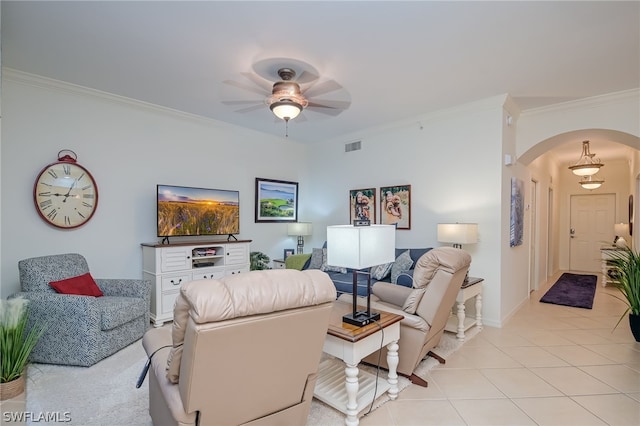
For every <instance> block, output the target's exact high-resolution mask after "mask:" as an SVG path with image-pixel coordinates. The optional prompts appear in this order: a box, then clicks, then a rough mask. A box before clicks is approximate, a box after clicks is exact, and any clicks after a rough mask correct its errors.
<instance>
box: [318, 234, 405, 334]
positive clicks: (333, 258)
mask: <svg viewBox="0 0 640 426" xmlns="http://www.w3.org/2000/svg"><path fill="white" fill-rule="evenodd" d="M395 237H396V236H395V227H394V226H391V225H371V226H360V227H354V226H353V225H334V226H327V262H328V263H329V264H331V265H339V266H343V267H345V268H352V269H353V294H352V302H353V310H352V313H351V314H348V315H345V316H344V317H343V321H344V322H347V323H349V324H353V325H356V326H364V325H367V324H369V323H370V322H371V321H375V320H377V319H378V318H380V314H379V313H374V312H371V273H370V268H371V267H372V266H376V265H381V264H385V263H389V262H393V261H394V259H395ZM363 268H369V271H368V272H363V271H359V270H360V269H363ZM359 273H366V274H368V275H367V310H366V311H358V307H357V296H358V284H357V282H358V277H357V274H359Z"/></svg>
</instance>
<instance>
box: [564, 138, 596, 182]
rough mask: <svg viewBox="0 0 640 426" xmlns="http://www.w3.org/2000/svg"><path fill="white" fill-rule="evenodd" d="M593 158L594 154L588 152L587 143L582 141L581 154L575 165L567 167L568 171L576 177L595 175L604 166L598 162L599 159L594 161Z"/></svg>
mask: <svg viewBox="0 0 640 426" xmlns="http://www.w3.org/2000/svg"><path fill="white" fill-rule="evenodd" d="M594 156H595V154H592V153H591V152H590V150H589V141H583V142H582V154H581V155H580V158H579V159H578V161H577V162H576V164H574V165H573V166H569V170H571V171H572V172H573V174H574V175H576V176H591V175H595V174H596V173H598V171H599V170H600V168H601V167H603V166H604V164H602V163H601V162H600V159H599V158H598V159H595V160H594V159H593V157H594Z"/></svg>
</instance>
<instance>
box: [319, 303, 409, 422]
mask: <svg viewBox="0 0 640 426" xmlns="http://www.w3.org/2000/svg"><path fill="white" fill-rule="evenodd" d="M352 308H353V306H352V304H351V303H345V302H339V301H336V302H334V303H333V310H332V312H331V320H330V322H329V328H328V330H327V337H326V339H325V342H324V347H323V349H322V350H323V351H324V352H325V353H327V354H329V355H332V356H334V357H335V358H329V359H326V360H324V361H322V362H321V363H320V367H319V369H318V379H317V381H316V387H315V389H314V396H315V397H316V398H318V399H319V400H321V401H323V402H325V403H326V404H328V405H330V406H332V407H333V408H335V409H336V410H338V411H340V412H342V413H345V414H346V415H347V416H346V419H345V424H346V425H347V426H355V425H357V424H358V423H359V420H358V414H359V413H360V412H361V411H363V410H364V409H365V408H366V407H367V406H368V405H369V404H371V403H372V402H373V400H374V399H375V398H376V397H377V396H380V395H382V394H383V393H384V392H388V394H389V398H390V399H392V400H393V399H396V398H397V397H398V374H397V373H396V368H397V367H398V361H399V357H398V340H400V320H402V319H403V318H404V317H403V316H402V315H396V314H393V313H390V312H384V311H380V310H378V309H376V310H375V311H376V312H380V320H379V321H378V322H377V323H372V324H368V325H366V326H364V327H356V326H354V325H351V324H346V323H343V322H342V316H343V315H345V314H348V313H350V312H351V310H352ZM385 345H386V347H387V364H388V366H389V372H388V374H387V380H384V379H383V378H381V377H378V378H376V375H374V374H371V373H368V372H366V371H361V370H359V369H358V364H360V361H362V359H363V358H364V357H366V356H367V355H370V354H372V353H374V352H375V351H377V350H378V349H381V348H382V347H384V346H385ZM340 360H341V361H340ZM345 364H346V367H345ZM345 391H346V392H345Z"/></svg>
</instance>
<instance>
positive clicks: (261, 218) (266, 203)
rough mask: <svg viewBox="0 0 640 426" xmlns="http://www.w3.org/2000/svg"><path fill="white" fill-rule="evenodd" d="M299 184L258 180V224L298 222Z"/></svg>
mask: <svg viewBox="0 0 640 426" xmlns="http://www.w3.org/2000/svg"><path fill="white" fill-rule="evenodd" d="M297 221H298V182H286V181H283V180H271V179H262V178H256V222H297Z"/></svg>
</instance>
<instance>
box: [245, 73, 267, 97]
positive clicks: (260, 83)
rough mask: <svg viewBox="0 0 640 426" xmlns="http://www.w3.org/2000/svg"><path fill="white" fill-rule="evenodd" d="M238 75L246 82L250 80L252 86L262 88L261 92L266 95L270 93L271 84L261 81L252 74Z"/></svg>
mask: <svg viewBox="0 0 640 426" xmlns="http://www.w3.org/2000/svg"><path fill="white" fill-rule="evenodd" d="M240 75H242V76H243V77H244V78H246V79H247V80H251V82H252V83H253V84H255V85H256V86H258V87H260V88H262V89H263V91H265V92H267V93H271V88H272V83H270V82H268V81H265V80H263V79H262V78H260V77H259V76H258V75H256V74H254V73H251V72H241V73H240Z"/></svg>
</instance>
